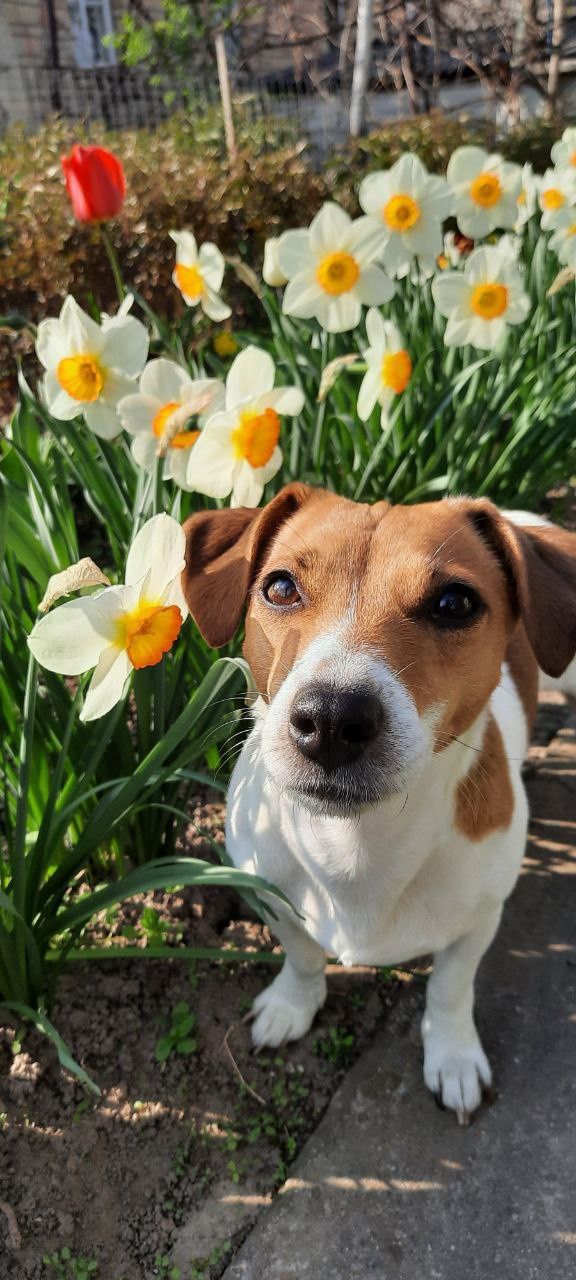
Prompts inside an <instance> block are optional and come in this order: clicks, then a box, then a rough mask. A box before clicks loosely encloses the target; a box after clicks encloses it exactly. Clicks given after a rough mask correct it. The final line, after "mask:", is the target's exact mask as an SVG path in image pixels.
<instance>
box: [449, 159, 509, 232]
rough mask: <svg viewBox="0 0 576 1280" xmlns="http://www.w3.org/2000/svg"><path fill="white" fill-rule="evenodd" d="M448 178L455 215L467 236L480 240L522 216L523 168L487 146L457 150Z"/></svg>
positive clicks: (450, 163) (451, 162)
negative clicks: (519, 203)
mask: <svg viewBox="0 0 576 1280" xmlns="http://www.w3.org/2000/svg"><path fill="white" fill-rule="evenodd" d="M446 177H447V178H448V182H449V183H450V186H451V187H452V190H453V192H454V197H455V199H454V202H453V207H452V212H453V213H454V215H455V217H456V221H457V223H458V226H459V228H460V230H461V231H463V232H464V235H466V236H471V237H472V239H474V240H475V239H477V237H478V236H487V235H488V234H489V233H490V231H494V230H495V229H496V227H506V228H511V227H513V226H514V223H515V222H516V218H517V217H518V204H517V201H518V196H519V195H520V189H521V184H522V176H521V172H520V166H519V165H517V164H511V163H510V162H509V161H507V160H504V159H503V158H502V156H499V155H488V152H487V151H484V148H483V147H457V148H456V151H454V152H453V154H452V155H451V156H450V160H449V161H448V169H447V171H446Z"/></svg>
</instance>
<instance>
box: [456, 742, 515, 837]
mask: <svg viewBox="0 0 576 1280" xmlns="http://www.w3.org/2000/svg"><path fill="white" fill-rule="evenodd" d="M513 813H514V792H513V790H512V782H511V780H510V770H509V768H508V760H507V758H506V752H505V750H504V743H503V741H502V734H501V733H500V729H499V727H498V725H497V723H496V721H495V719H494V717H493V716H490V717H489V719H488V723H487V725H486V729H485V732H484V739H483V742H482V751H481V754H480V755H479V756H478V759H477V760H476V761H475V763H474V764H473V765H472V768H471V769H470V772H469V773H467V774H466V776H465V777H464V778H462V779H461V781H460V782H459V783H458V788H457V791H456V809H455V815H454V816H455V822H456V826H457V828H458V830H459V831H461V832H462V835H464V836H466V837H467V839H468V840H485V838H486V836H489V835H491V834H492V832H493V831H501V830H506V829H507V828H508V827H509V826H510V823H511V821H512V815H513Z"/></svg>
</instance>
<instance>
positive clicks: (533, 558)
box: [469, 500, 576, 676]
mask: <svg viewBox="0 0 576 1280" xmlns="http://www.w3.org/2000/svg"><path fill="white" fill-rule="evenodd" d="M469 514H470V516H471V518H472V520H473V522H474V525H475V526H476V529H477V530H478V532H479V533H480V534H481V535H482V537H483V538H484V540H485V541H486V542H488V543H489V545H490V547H491V549H492V551H493V552H494V553H495V554H496V555H497V557H498V559H499V561H500V564H501V565H502V567H503V568H504V571H505V573H506V576H507V579H508V583H509V588H510V593H511V598H512V605H513V609H514V612H515V613H516V614H517V615H519V616H520V617H521V618H522V621H523V623H524V626H525V628H526V633H527V635H528V639H529V641H530V644H531V646H532V649H533V651H534V654H535V657H536V659H537V661H538V665H539V666H540V667H541V668H542V671H545V672H546V674H547V675H549V676H561V675H562V673H563V672H564V671H565V670H566V668H567V667H568V666H569V665H570V663H571V662H572V659H573V658H574V656H575V654H576V534H575V533H568V532H567V531H566V530H565V529H559V528H558V527H557V526H556V525H527V526H525V525H522V526H519V525H516V524H513V523H511V521H510V520H507V519H506V518H505V517H504V516H503V515H502V513H501V512H500V511H498V508H497V507H495V506H493V504H492V503H491V502H485V501H483V500H479V501H478V502H471V503H470V504H469Z"/></svg>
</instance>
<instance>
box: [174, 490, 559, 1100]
mask: <svg viewBox="0 0 576 1280" xmlns="http://www.w3.org/2000/svg"><path fill="white" fill-rule="evenodd" d="M513 519H514V516H513V515H512V516H511V518H510V519H509V518H506V516H505V515H504V514H503V513H501V512H500V511H499V510H498V509H497V507H495V506H494V505H493V504H492V503H491V502H489V501H488V500H484V499H478V500H473V499H467V498H448V499H444V500H442V501H439V502H430V503H426V504H422V505H416V506H392V505H390V504H389V503H388V502H385V501H382V502H376V503H375V504H374V505H372V506H370V505H364V504H359V503H354V502H351V501H349V500H347V499H345V498H341V497H337V496H336V495H334V494H333V493H329V492H327V491H325V490H321V489H313V488H310V487H308V486H307V485H304V484H300V483H294V484H289V485H287V486H286V487H285V488H284V489H282V490H281V491H280V493H278V495H277V496H276V497H275V498H273V499H272V501H271V502H269V503H268V505H267V506H265V507H264V508H262V509H260V510H248V509H244V508H238V509H230V510H220V511H203V512H199V513H197V514H196V515H194V516H192V517H191V518H190V519H189V520H188V521H187V523H186V525H185V531H186V538H187V549H186V567H185V570H184V572H183V577H182V587H183V592H184V596H185V598H186V601H187V604H188V606H189V609H190V612H191V614H192V616H193V618H194V619H195V621H196V623H197V625H198V627H199V628H200V631H201V632H202V634H203V636H204V638H205V639H206V640H207V642H208V644H210V645H211V646H213V647H215V648H217V647H219V646H221V645H224V644H226V643H228V642H229V641H230V640H231V638H232V637H233V635H234V634H235V632H236V630H237V629H238V627H239V626H240V624H241V620H242V616H243V614H244V611H246V623H245V641H244V650H243V651H244V654H245V657H246V659H247V661H248V663H249V666H250V669H251V672H252V675H253V678H254V681H255V685H256V688H257V690H258V698H257V700H256V702H255V704H254V707H253V716H254V727H253V729H252V731H251V733H250V735H249V736H248V738H247V740H246V742H245V744H244V748H243V750H242V753H241V755H240V756H239V759H238V762H237V764H236V767H235V769H234V773H233V776H232V779H231V783H230V789H229V796H228V816H227V827H226V840H227V848H228V851H229V854H230V856H231V858H232V860H233V862H234V863H235V865H236V866H237V867H240V868H242V870H244V871H251V872H255V873H257V874H259V875H260V876H263V877H265V878H266V879H267V880H268V881H270V882H271V883H273V884H274V885H275V886H277V887H278V888H280V889H281V890H282V891H283V892H284V894H285V895H286V897H287V899H288V901H289V903H290V904H291V907H293V908H294V910H291V909H290V908H284V907H280V906H279V905H278V899H277V898H274V899H273V906H274V911H275V913H276V915H277V920H276V921H275V922H274V924H273V925H272V926H271V927H272V928H273V930H274V932H275V933H276V934H277V936H278V938H279V940H280V942H281V943H282V946H283V948H284V951H285V960H284V965H283V968H282V970H281V971H280V973H279V975H278V976H277V977H276V978H275V979H274V981H273V982H272V984H271V985H270V986H268V987H267V988H266V989H265V990H264V991H263V992H262V993H261V994H260V995H259V996H258V997H257V999H256V1001H255V1004H254V1006H253V1015H254V1021H253V1026H252V1036H253V1041H254V1043H255V1044H256V1045H257V1046H270V1047H276V1046H278V1045H280V1044H281V1043H284V1042H285V1041H288V1040H296V1039H298V1038H299V1037H300V1036H303V1035H305V1034H306V1032H307V1031H308V1029H309V1027H310V1025H311V1023H312V1021H313V1018H314V1016H315V1014H316V1012H317V1010H318V1009H319V1008H320V1006H321V1005H322V1004H323V1002H324V1000H325V998H326V979H325V973H324V970H325V958H326V953H329V954H331V955H334V956H336V957H338V959H339V960H340V961H341V962H342V964H344V965H354V964H362V965H394V964H402V963H406V962H407V961H409V960H410V959H413V958H414V957H415V956H419V955H428V954H429V953H433V955H434V968H433V972H432V975H431V977H430V979H429V981H428V984H427V997H426V1009H425V1014H424V1017H423V1021H422V1037H423V1044H424V1080H425V1083H426V1085H427V1086H428V1088H429V1089H430V1090H432V1092H433V1093H434V1094H435V1095H436V1096H437V1098H438V1100H439V1101H440V1100H441V1102H442V1104H443V1105H444V1107H446V1108H450V1109H452V1110H453V1111H455V1112H456V1113H457V1116H458V1119H459V1121H460V1122H461V1123H468V1119H469V1117H470V1114H471V1113H472V1112H473V1111H474V1110H475V1109H476V1108H477V1107H478V1106H479V1104H480V1102H481V1099H482V1095H483V1092H485V1091H488V1090H489V1088H490V1085H491V1081H492V1073H491V1068H490V1065H489V1062H488V1060H487V1057H486V1054H485V1053H484V1050H483V1048H482V1044H481V1042H480V1038H479V1035H478V1032H477V1030H476V1026H475V1022H474V1014H473V1003H474V979H475V974H476V970H477V968H478V965H479V962H480V960H481V958H482V956H483V955H484V953H485V951H486V949H487V948H488V947H489V946H490V943H491V942H492V940H493V938H494V935H495V933H496V930H497V929H498V924H499V921H500V916H501V912H502V906H503V903H504V901H505V899H506V898H507V897H508V895H509V894H510V892H511V890H512V889H513V887H514V884H515V882H516V879H517V876H518V873H519V870H520V864H521V862H522V857H523V853H524V847H525V841H526V831H527V821H528V808H527V801H526V796H525V792H524V787H523V783H522V779H521V765H522V760H523V757H524V755H525V752H526V748H527V745H528V742H529V737H530V730H531V726H532V723H533V719H534V715H535V711H536V702H537V693H538V679H539V670H540V671H542V672H545V673H547V674H548V675H549V676H550V677H552V678H553V679H554V680H558V678H559V677H561V676H562V675H563V673H565V672H566V671H567V669H568V668H569V665H570V663H571V662H572V660H573V659H574V655H575V653H576V534H572V533H568V532H566V531H564V530H561V529H559V528H557V527H555V526H553V525H547V524H546V523H545V522H543V521H538V517H533V518H532V517H530V516H529V515H526V514H525V513H519V514H518V517H517V522H516V524H514V523H512V520H513ZM530 520H532V525H531V524H526V521H530ZM571 679H572V680H574V676H573V675H572V676H571ZM575 691H576V690H575Z"/></svg>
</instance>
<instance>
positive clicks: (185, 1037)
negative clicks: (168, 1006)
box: [154, 1000, 198, 1062]
mask: <svg viewBox="0 0 576 1280" xmlns="http://www.w3.org/2000/svg"><path fill="white" fill-rule="evenodd" d="M195 1027H196V1014H195V1013H192V1012H191V1009H190V1006H189V1005H188V1004H187V1003H186V1001H185V1000H179V1001H178V1004H175V1005H174V1008H173V1009H172V1012H171V1014H170V1026H169V1028H168V1031H167V1032H166V1035H164V1036H161V1037H160V1039H159V1040H158V1041H157V1042H156V1049H155V1051H154V1056H155V1058H156V1061H157V1062H166V1059H167V1058H169V1057H170V1054H171V1053H196V1050H197V1048H198V1038H197V1036H196V1035H191V1034H190V1033H191V1032H193V1031H194V1030H195Z"/></svg>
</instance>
